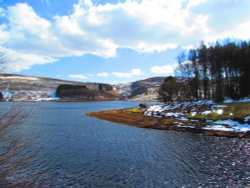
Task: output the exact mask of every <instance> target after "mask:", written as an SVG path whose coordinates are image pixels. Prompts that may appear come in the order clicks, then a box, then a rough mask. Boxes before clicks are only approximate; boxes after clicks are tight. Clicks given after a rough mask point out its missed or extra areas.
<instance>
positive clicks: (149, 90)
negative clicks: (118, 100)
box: [113, 77, 165, 101]
mask: <svg viewBox="0 0 250 188" xmlns="http://www.w3.org/2000/svg"><path fill="white" fill-rule="evenodd" d="M164 79H165V77H153V78H148V79H145V80H139V81H136V82H131V83H128V84H117V85H113V87H114V88H115V90H116V91H117V92H118V93H120V94H121V95H123V96H124V97H125V98H126V99H127V100H130V101H158V100H159V99H158V91H159V88H160V85H161V83H162V82H163V81H164Z"/></svg>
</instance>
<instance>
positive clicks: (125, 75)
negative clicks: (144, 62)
mask: <svg viewBox="0 0 250 188" xmlns="http://www.w3.org/2000/svg"><path fill="white" fill-rule="evenodd" d="M142 74H143V73H142V71H141V69H132V70H131V71H130V72H112V75H114V76H116V77H118V78H132V77H134V76H140V75H142Z"/></svg>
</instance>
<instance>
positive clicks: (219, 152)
mask: <svg viewBox="0 0 250 188" xmlns="http://www.w3.org/2000/svg"><path fill="white" fill-rule="evenodd" d="M11 105H18V106H19V107H20V108H21V109H24V110H30V109H31V108H32V111H31V112H30V114H29V116H28V117H27V118H26V119H25V121H24V122H23V126H20V127H18V131H19V132H20V135H22V137H23V138H25V139H29V140H32V142H31V144H30V145H29V146H28V148H27V150H28V151H30V152H32V153H35V158H36V160H35V162H33V163H32V164H30V166H28V167H27V169H26V171H27V172H26V173H29V172H30V174H32V172H35V171H36V172H37V171H41V172H43V173H42V174H41V175H40V176H39V178H37V181H40V182H42V185H43V186H42V187H126V188H127V187H136V188H137V187H142V188H146V187H152V188H153V187H157V188H158V187H198V186H201V187H215V186H221V187H226V186H228V187H246V186H247V185H249V184H250V152H249V149H250V147H249V140H247V139H237V138H233V139H232V138H222V137H207V136H201V135H198V134H191V133H181V132H174V131H161V130H151V129H142V128H136V127H133V126H126V125H121V124H117V123H111V122H107V121H103V120H100V119H96V118H92V117H88V116H85V115H84V113H85V112H89V111H100V110H108V109H116V108H125V107H132V106H136V105H138V103H132V102H119V101H117V102H93V103H58V102H46V103H0V110H1V111H3V110H6V109H8V108H9V107H10V106H11Z"/></svg>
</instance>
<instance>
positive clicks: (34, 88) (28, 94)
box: [0, 74, 123, 101]
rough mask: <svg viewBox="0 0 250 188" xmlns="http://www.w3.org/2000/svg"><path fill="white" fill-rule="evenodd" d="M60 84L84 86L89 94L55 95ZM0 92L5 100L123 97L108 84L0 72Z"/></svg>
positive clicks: (113, 98) (106, 98) (87, 99)
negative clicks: (86, 95)
mask: <svg viewBox="0 0 250 188" xmlns="http://www.w3.org/2000/svg"><path fill="white" fill-rule="evenodd" d="M60 85H70V86H79V87H80V86H83V87H86V90H85V91H88V93H89V94H92V95H91V96H89V95H88V97H85V96H84V93H83V95H82V96H81V95H78V96H74V95H72V93H70V92H73V91H72V90H71V91H68V92H67V94H66V95H64V96H60V99H59V98H58V97H57V96H56V90H57V88H58V86H60ZM0 93H1V94H2V95H3V98H4V100H7V101H50V100H52V101H53V100H63V101H103V100H121V99H123V97H122V96H121V95H120V94H119V93H117V92H116V91H115V90H113V87H112V86H111V85H109V84H100V83H82V82H73V81H66V80H59V79H52V78H41V77H33V76H24V75H18V74H0Z"/></svg>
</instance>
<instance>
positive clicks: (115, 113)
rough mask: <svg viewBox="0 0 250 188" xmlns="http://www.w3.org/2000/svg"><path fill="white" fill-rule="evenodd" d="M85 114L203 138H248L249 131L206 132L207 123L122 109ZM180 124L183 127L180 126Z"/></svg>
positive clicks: (140, 126)
mask: <svg viewBox="0 0 250 188" xmlns="http://www.w3.org/2000/svg"><path fill="white" fill-rule="evenodd" d="M85 114H86V115H87V116H90V117H95V118H98V119H102V120H106V121H110V122H115V123H119V124H123V125H129V126H135V127H138V128H150V129H157V130H171V131H179V132H189V133H196V134H201V135H205V136H219V137H238V138H250V131H247V132H233V131H221V130H207V129H202V127H204V126H205V125H207V124H208V123H204V122H190V121H185V120H176V119H174V118H157V117H152V116H146V115H144V114H142V113H132V112H126V111H124V109H118V110H106V111H99V112H87V113H85ZM180 124H184V125H183V126H180Z"/></svg>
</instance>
